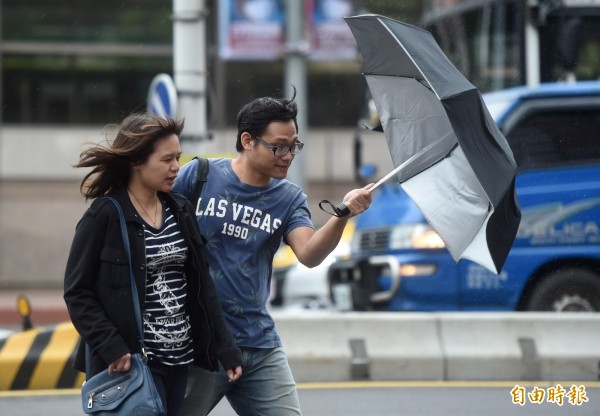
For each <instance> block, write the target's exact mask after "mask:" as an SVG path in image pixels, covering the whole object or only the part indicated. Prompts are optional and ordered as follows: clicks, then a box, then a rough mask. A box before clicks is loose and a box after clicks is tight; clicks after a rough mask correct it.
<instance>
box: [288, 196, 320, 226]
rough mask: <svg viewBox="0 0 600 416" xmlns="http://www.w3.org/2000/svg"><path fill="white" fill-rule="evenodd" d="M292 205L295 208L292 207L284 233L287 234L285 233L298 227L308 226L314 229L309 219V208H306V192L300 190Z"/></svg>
mask: <svg viewBox="0 0 600 416" xmlns="http://www.w3.org/2000/svg"><path fill="white" fill-rule="evenodd" d="M293 206H294V207H295V208H294V209H293V211H292V214H291V216H290V220H289V221H288V224H287V227H286V229H285V234H286V235H287V233H289V232H290V231H292V230H294V229H296V228H298V227H310V228H312V229H314V228H315V226H314V224H313V222H312V219H311V215H310V210H309V209H308V203H307V201H306V194H305V193H303V192H300V193H299V194H298V196H297V197H296V200H295V201H294V204H293Z"/></svg>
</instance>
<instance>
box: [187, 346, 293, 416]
mask: <svg viewBox="0 0 600 416" xmlns="http://www.w3.org/2000/svg"><path fill="white" fill-rule="evenodd" d="M242 353H243V365H244V369H243V372H242V377H241V378H240V379H239V380H238V381H237V382H235V383H233V384H231V383H229V381H228V380H227V372H226V370H225V369H224V368H223V367H222V366H220V368H219V372H215V373H213V372H210V371H207V370H204V369H201V368H198V367H195V366H192V367H190V373H189V378H188V389H187V394H186V397H185V399H184V401H183V405H182V407H181V412H180V415H181V416H204V415H207V414H208V413H209V412H210V411H211V410H212V409H213V408H214V407H215V406H216V405H217V404H218V403H219V401H220V400H221V399H222V398H223V396H227V400H228V401H229V403H230V404H231V407H232V408H233V410H235V411H236V413H237V414H238V415H242V416H246V415H247V416H258V415H260V416H286V415H294V416H298V415H301V412H300V403H299V401H298V393H297V391H296V383H295V381H294V377H293V376H292V372H291V370H290V366H289V364H288V360H287V357H286V355H285V353H284V352H283V349H282V348H272V349H260V348H252V349H242Z"/></svg>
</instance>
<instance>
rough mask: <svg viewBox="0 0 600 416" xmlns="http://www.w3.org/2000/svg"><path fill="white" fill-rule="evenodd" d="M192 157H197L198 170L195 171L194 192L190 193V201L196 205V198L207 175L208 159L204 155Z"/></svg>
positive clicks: (198, 196)
mask: <svg viewBox="0 0 600 416" xmlns="http://www.w3.org/2000/svg"><path fill="white" fill-rule="evenodd" d="M194 159H198V172H197V173H196V184H195V185H194V193H193V194H192V198H191V199H190V201H191V202H192V205H194V206H196V205H197V204H198V198H200V194H201V193H202V188H203V187H204V184H205V183H206V178H207V177H208V159H206V158H204V157H195V158H194Z"/></svg>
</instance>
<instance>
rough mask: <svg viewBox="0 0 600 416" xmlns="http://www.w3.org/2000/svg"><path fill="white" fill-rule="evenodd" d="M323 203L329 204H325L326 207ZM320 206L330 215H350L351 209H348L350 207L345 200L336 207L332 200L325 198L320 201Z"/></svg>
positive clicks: (340, 216)
mask: <svg viewBox="0 0 600 416" xmlns="http://www.w3.org/2000/svg"><path fill="white" fill-rule="evenodd" d="M323 204H329V206H327V205H325V208H324V207H323ZM319 208H321V210H322V211H325V212H326V213H328V214H329V215H333V216H334V217H339V218H342V217H347V216H348V215H350V209H348V207H347V206H346V205H345V204H344V203H343V202H342V203H341V204H339V205H338V206H337V207H336V206H335V205H333V204H332V203H331V202H329V201H328V200H326V199H324V200H322V201H321V202H319Z"/></svg>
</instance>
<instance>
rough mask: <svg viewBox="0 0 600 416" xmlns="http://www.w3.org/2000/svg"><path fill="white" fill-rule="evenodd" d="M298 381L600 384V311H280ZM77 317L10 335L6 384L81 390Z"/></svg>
mask: <svg viewBox="0 0 600 416" xmlns="http://www.w3.org/2000/svg"><path fill="white" fill-rule="evenodd" d="M273 316H274V318H275V322H276V324H277V328H278V330H279V333H280V335H281V338H282V341H283V345H284V349H285V351H286V353H287V355H288V359H289V362H290V366H291V368H292V371H293V373H294V377H295V379H296V381H297V382H327V381H350V380H375V381H387V380H394V381H396V380H423V381H429V380H440V381H472V380H499V381H500V380H504V381H519V380H527V381H550V382H558V381H598V380H599V379H600V377H599V369H600V348H599V347H598V346H599V345H600V331H599V329H600V314H592V313H590V314H585V313H571V314H569V313H563V314H554V313H471V312H462V313H385V312H381V313H374V312H369V313H354V312H352V313H337V312H311V313H306V314H298V313H285V312H275V313H274V315H273ZM77 341H78V335H77V332H76V331H75V329H74V328H73V326H72V325H71V324H70V323H64V324H60V325H56V326H52V327H42V328H34V329H32V330H29V331H24V332H15V333H11V334H8V335H7V336H6V337H5V338H2V337H0V390H7V389H8V390H19V389H47V388H73V387H79V386H80V385H81V383H82V382H83V374H81V373H78V372H76V371H75V370H73V369H72V367H71V362H72V359H73V354H74V351H75V348H76V345H77Z"/></svg>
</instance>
